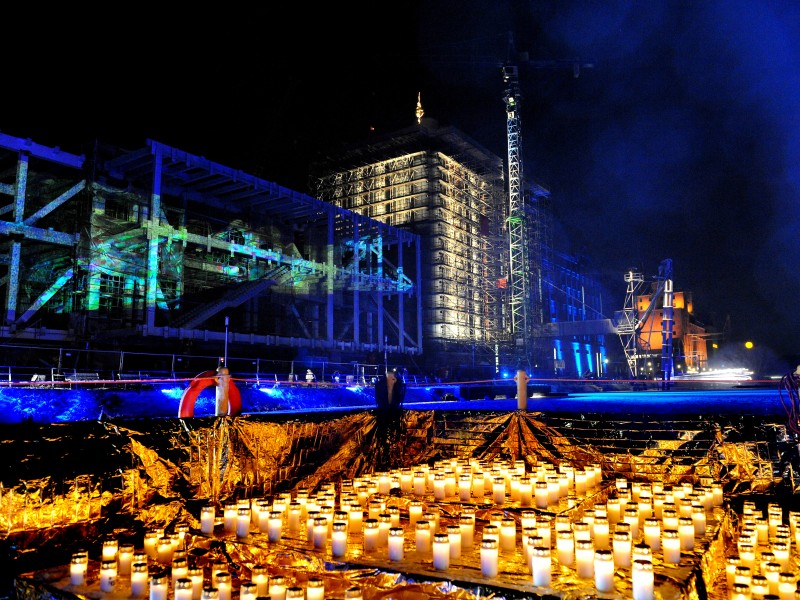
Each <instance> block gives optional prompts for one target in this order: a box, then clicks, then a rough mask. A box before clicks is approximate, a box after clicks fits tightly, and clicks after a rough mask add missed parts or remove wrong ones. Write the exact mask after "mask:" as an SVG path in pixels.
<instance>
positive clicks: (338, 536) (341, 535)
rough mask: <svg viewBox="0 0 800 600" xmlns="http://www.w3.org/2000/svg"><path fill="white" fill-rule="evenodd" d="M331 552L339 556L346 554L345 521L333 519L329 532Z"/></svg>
mask: <svg viewBox="0 0 800 600" xmlns="http://www.w3.org/2000/svg"><path fill="white" fill-rule="evenodd" d="M331 554H333V556H335V557H337V558H339V557H342V556H344V555H345V554H347V522H346V521H334V523H333V531H332V532H331Z"/></svg>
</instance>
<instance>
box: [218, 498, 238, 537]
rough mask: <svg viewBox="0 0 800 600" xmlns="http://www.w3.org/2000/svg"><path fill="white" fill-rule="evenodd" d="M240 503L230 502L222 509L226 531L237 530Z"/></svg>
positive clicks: (223, 524)
mask: <svg viewBox="0 0 800 600" xmlns="http://www.w3.org/2000/svg"><path fill="white" fill-rule="evenodd" d="M238 510H239V505H238V504H236V503H235V502H228V503H227V504H225V507H224V508H223V511H222V526H223V528H224V529H225V533H233V532H234V531H236V517H237V511H238Z"/></svg>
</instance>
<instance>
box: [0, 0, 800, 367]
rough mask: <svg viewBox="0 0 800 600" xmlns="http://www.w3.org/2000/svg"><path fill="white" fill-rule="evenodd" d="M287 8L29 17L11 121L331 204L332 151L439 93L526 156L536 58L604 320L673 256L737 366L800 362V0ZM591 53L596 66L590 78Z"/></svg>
mask: <svg viewBox="0 0 800 600" xmlns="http://www.w3.org/2000/svg"><path fill="white" fill-rule="evenodd" d="M281 6H282V8H281V11H276V10H275V9H274V8H272V9H267V8H259V7H252V8H245V9H240V10H237V11H234V10H233V9H230V10H228V9H225V8H224V7H222V8H221V9H220V8H217V9H215V12H214V14H211V13H210V12H209V14H208V15H206V16H202V15H198V11H197V10H193V11H192V14H188V13H187V14H185V15H181V16H178V15H165V14H162V13H163V11H153V10H152V9H145V8H141V9H140V13H147V14H139V13H136V14H130V15H119V14H115V15H113V16H112V15H110V14H109V15H91V18H89V17H90V16H89V15H86V14H80V13H77V12H76V11H75V10H74V9H73V8H72V7H71V8H70V9H62V10H64V11H65V12H64V13H63V14H56V13H53V12H50V13H48V15H47V16H46V19H47V22H45V23H43V22H42V18H43V15H42V14H28V15H18V18H17V19H16V20H15V23H18V25H17V26H15V27H8V28H7V29H8V30H9V31H12V33H11V34H10V37H8V38H6V43H5V44H4V45H5V47H6V54H7V59H6V63H5V69H4V81H5V83H4V86H3V88H2V91H0V103H2V104H0V108H2V110H0V131H2V132H4V133H7V134H11V135H16V136H19V137H23V138H28V137H29V138H32V139H33V140H34V141H36V142H38V143H42V144H47V145H52V146H60V147H61V148H63V149H64V150H66V151H71V152H78V153H79V152H81V151H82V149H83V148H85V147H87V146H86V144H89V143H91V141H92V140H95V139H97V140H99V141H101V142H107V143H110V144H114V145H119V146H121V147H123V148H130V149H137V148H140V147H144V145H145V143H146V140H147V139H155V140H157V141H159V142H162V143H165V144H168V145H171V146H175V147H177V148H180V149H182V150H186V151H187V152H191V153H194V154H199V155H202V156H205V157H206V158H208V159H210V160H214V161H216V162H220V163H222V164H225V165H227V166H230V167H233V168H238V169H242V170H244V171H247V172H250V173H254V174H256V175H259V176H261V177H263V178H265V179H268V180H270V181H274V182H276V183H279V184H281V185H284V186H286V187H290V188H293V189H297V190H299V191H307V190H306V172H307V167H308V162H309V160H310V159H311V158H312V157H313V156H314V154H315V153H316V152H317V151H319V150H321V149H324V148H327V147H329V146H330V145H331V144H333V143H336V142H343V141H350V140H358V139H363V138H364V137H366V136H369V135H372V133H371V132H377V133H387V132H391V131H394V130H396V129H400V128H403V127H407V126H409V125H412V124H413V123H414V122H415V121H414V109H415V106H416V99H417V93H418V92H421V94H422V102H423V106H424V108H425V112H426V116H427V117H431V118H434V119H436V120H438V121H439V122H440V123H441V124H443V125H454V126H456V127H457V128H459V129H461V130H462V131H463V132H464V133H466V134H467V135H469V136H470V137H472V138H473V139H475V140H476V141H477V142H479V143H480V144H482V145H484V146H485V147H486V148H488V149H489V150H491V151H493V152H494V153H496V154H497V155H498V156H500V157H505V156H506V122H505V110H504V105H503V101H502V96H503V84H502V79H501V76H500V66H501V64H502V63H503V62H505V61H506V60H507V59H509V58H514V59H515V62H517V64H518V65H519V67H520V85H521V89H522V94H523V104H522V113H521V114H522V117H521V118H522V147H523V153H522V157H523V167H524V173H525V175H526V176H527V177H528V178H530V179H533V180H534V181H536V182H537V183H539V184H540V185H542V186H544V187H545V188H547V189H549V190H550V192H551V199H552V204H553V207H554V211H555V214H556V217H557V226H556V227H555V234H556V239H557V241H558V244H559V245H560V246H561V247H562V248H563V250H564V251H565V252H569V253H580V254H585V255H586V256H587V257H588V258H589V260H590V261H591V263H592V265H593V266H594V267H595V268H596V269H598V270H599V272H600V273H601V274H602V277H603V280H604V283H605V288H606V290H607V293H606V295H605V300H604V301H605V306H603V307H597V308H598V309H602V311H603V313H605V315H606V316H610V315H611V314H612V313H613V311H614V310H618V309H621V308H622V305H623V302H624V297H625V282H624V280H623V274H624V272H625V271H627V270H628V269H629V268H632V267H635V268H637V269H640V271H641V272H642V273H643V274H644V275H645V276H646V277H652V276H655V275H656V274H657V273H658V266H659V264H660V262H661V261H662V260H664V259H667V258H668V259H671V260H672V261H673V271H674V280H675V288H676V290H687V291H691V292H692V294H693V297H694V307H695V313H696V315H697V317H698V318H699V319H700V320H701V321H702V322H704V323H706V324H708V325H710V326H712V327H715V328H717V329H718V330H721V329H722V327H723V325H724V323H725V321H726V319H727V318H728V317H729V318H730V326H731V327H730V339H729V342H728V349H727V352H728V355H729V356H730V357H731V358H732V360H734V359H735V355H736V352H738V351H739V348H740V347H741V344H740V343H741V342H744V341H745V340H752V341H753V342H754V343H755V345H756V349H757V351H758V352H760V353H762V354H763V355H764V356H765V357H766V358H770V357H772V356H777V357H781V358H782V359H783V362H782V363H781V364H782V365H783V364H785V365H786V367H787V368H788V367H789V366H791V367H792V368H793V367H794V366H796V363H797V361H800V308H798V307H797V305H798V304H799V303H798V298H800V278H799V277H798V275H797V271H798V269H800V243H798V238H800V216H798V215H799V214H800V202H798V189H797V187H798V183H800V182H799V181H798V168H800V160H798V159H800V156H798V155H799V154H800V147H799V146H798V145H799V144H800V122H799V117H800V60H798V59H799V58H800V3H798V2H796V1H788V0H787V1H778V0H775V1H759V0H751V1H744V0H702V1H701V0H697V1H695V2H690V1H684V2H678V1H667V0H647V1H646V2H636V1H632V0H631V1H613V0H612V1H603V2H600V1H594V2H592V1H588V0H575V1H564V0H552V1H540V2H535V1H527V2H525V1H514V0H498V1H491V2H489V1H487V2H471V1H464V0H461V1H455V0H453V1H442V2H436V1H429V2H416V1H415V2H396V3H381V4H380V5H378V4H374V3H373V4H370V5H363V6H361V5H359V7H358V8H357V9H354V8H352V6H350V5H348V3H336V4H326V5H324V6H323V7H322V8H318V7H315V6H313V5H311V4H307V3H304V4H301V3H296V4H295V5H289V6H285V5H281ZM40 12H41V11H40ZM279 13H280V14H279ZM509 34H511V35H512V36H513V39H514V42H515V47H516V50H517V51H519V52H522V51H525V52H527V55H528V58H529V61H528V62H525V61H523V60H521V59H520V58H519V56H518V55H517V54H512V55H509ZM574 59H579V60H581V61H585V62H591V63H592V64H594V67H593V68H590V69H582V70H581V72H580V75H579V77H577V78H576V77H575V76H574V73H573V71H572V68H571V67H570V66H569V65H565V64H563V62H562V61H569V60H574ZM543 64H544V65H545V67H544V68H543V67H542V65H543ZM548 66H549V67H548Z"/></svg>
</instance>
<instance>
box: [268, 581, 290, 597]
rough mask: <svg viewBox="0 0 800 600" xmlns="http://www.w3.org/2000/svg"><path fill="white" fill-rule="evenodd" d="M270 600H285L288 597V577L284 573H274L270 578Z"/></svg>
mask: <svg viewBox="0 0 800 600" xmlns="http://www.w3.org/2000/svg"><path fill="white" fill-rule="evenodd" d="M267 595H268V596H269V598H270V600H285V599H286V577H284V576H283V575H273V576H272V577H271V578H270V580H269V594H267Z"/></svg>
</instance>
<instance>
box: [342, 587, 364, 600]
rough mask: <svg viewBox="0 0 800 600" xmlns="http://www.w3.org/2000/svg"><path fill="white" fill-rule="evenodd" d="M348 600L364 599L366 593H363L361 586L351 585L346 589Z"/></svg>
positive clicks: (345, 594) (345, 593)
mask: <svg viewBox="0 0 800 600" xmlns="http://www.w3.org/2000/svg"><path fill="white" fill-rule="evenodd" d="M344 597H345V599H346V600H363V598H364V595H363V594H362V593H361V588H360V587H358V586H353V587H349V588H347V589H346V590H345V591H344Z"/></svg>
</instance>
